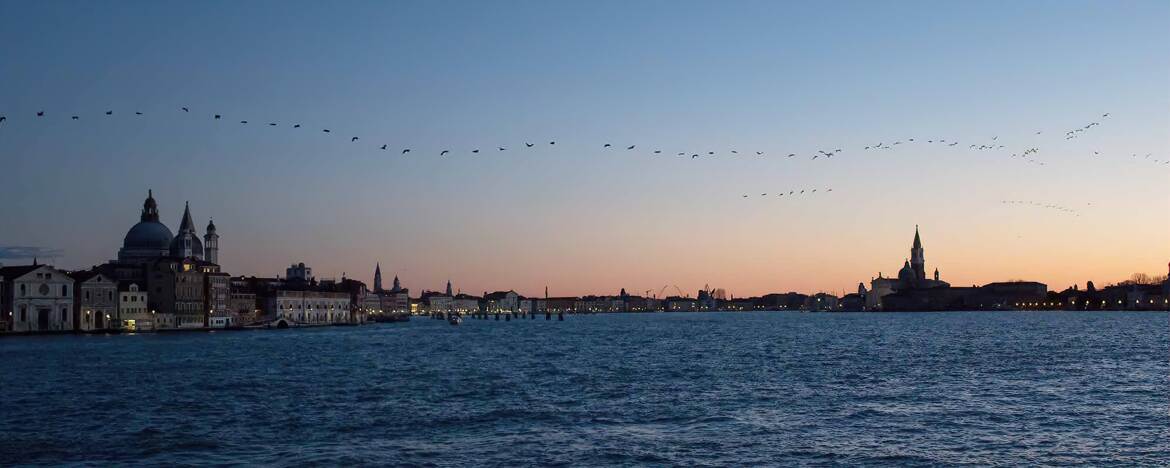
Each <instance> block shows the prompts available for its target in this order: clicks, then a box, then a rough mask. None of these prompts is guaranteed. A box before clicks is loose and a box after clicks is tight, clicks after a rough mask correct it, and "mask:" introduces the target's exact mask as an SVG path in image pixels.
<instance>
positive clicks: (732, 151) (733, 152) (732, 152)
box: [731, 150, 739, 154]
mask: <svg viewBox="0 0 1170 468" xmlns="http://www.w3.org/2000/svg"><path fill="white" fill-rule="evenodd" d="M731 154H739V151H736V150H731Z"/></svg>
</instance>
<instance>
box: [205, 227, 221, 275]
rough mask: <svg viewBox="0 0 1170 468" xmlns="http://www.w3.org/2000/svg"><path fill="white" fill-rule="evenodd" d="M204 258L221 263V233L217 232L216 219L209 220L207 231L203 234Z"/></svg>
mask: <svg viewBox="0 0 1170 468" xmlns="http://www.w3.org/2000/svg"><path fill="white" fill-rule="evenodd" d="M203 258H204V259H205V260H207V261H209V262H211V263H215V264H217V265H218V264H219V234H216V233H215V220H208V221H207V233H206V234H204V235H203Z"/></svg>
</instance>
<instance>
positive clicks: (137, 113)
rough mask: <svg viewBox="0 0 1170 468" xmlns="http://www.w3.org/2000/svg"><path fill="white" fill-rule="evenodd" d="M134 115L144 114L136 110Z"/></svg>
mask: <svg viewBox="0 0 1170 468" xmlns="http://www.w3.org/2000/svg"><path fill="white" fill-rule="evenodd" d="M134 115H142V113H141V112H135V113H134Z"/></svg>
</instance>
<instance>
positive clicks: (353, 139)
mask: <svg viewBox="0 0 1170 468" xmlns="http://www.w3.org/2000/svg"><path fill="white" fill-rule="evenodd" d="M359 139H360V138H358V137H353V138H350V139H349V142H350V143H353V142H355V141H358V140H359Z"/></svg>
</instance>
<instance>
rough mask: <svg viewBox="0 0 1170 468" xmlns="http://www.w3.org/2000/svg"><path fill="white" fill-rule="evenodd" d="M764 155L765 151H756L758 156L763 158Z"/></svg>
mask: <svg viewBox="0 0 1170 468" xmlns="http://www.w3.org/2000/svg"><path fill="white" fill-rule="evenodd" d="M763 155H764V152H763V151H756V156H763Z"/></svg>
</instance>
